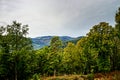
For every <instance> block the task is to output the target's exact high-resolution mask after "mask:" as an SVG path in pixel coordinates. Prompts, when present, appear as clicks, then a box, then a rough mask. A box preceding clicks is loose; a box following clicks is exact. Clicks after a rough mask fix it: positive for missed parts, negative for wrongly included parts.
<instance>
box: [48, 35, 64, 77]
mask: <svg viewBox="0 0 120 80" xmlns="http://www.w3.org/2000/svg"><path fill="white" fill-rule="evenodd" d="M61 56H62V41H61V40H60V38H59V37H58V36H54V37H53V38H52V39H51V42H50V53H49V55H48V58H49V60H50V61H51V62H50V65H52V66H51V69H53V71H54V76H55V75H56V72H59V71H58V70H59V67H60V63H61V60H62V57H61Z"/></svg>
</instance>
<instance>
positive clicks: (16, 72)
mask: <svg viewBox="0 0 120 80" xmlns="http://www.w3.org/2000/svg"><path fill="white" fill-rule="evenodd" d="M28 30H29V28H28V25H23V26H22V24H21V23H17V22H16V21H13V23H12V25H7V26H6V27H0V37H1V40H0V51H1V54H0V71H1V72H0V75H1V76H0V78H1V79H4V80H7V79H9V80H21V79H27V78H28V77H30V75H31V74H32V73H33V72H32V71H31V70H33V69H34V65H33V64H34V63H33V61H34V60H33V59H34V57H35V56H34V54H33V48H32V43H31V40H30V39H29V38H27V37H26V35H27V34H28Z"/></svg>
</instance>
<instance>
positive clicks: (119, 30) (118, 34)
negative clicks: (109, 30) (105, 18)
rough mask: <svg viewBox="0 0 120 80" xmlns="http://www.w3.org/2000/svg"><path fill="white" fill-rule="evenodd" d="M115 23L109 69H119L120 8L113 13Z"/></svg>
mask: <svg viewBox="0 0 120 80" xmlns="http://www.w3.org/2000/svg"><path fill="white" fill-rule="evenodd" d="M115 21H116V25H115V28H114V33H113V34H114V37H113V41H114V47H113V54H112V56H111V65H112V66H111V70H120V68H119V67H120V8H119V9H118V11H117V13H116V15H115Z"/></svg>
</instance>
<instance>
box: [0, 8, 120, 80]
mask: <svg viewBox="0 0 120 80" xmlns="http://www.w3.org/2000/svg"><path fill="white" fill-rule="evenodd" d="M115 22H116V24H115V26H111V25H109V23H107V22H100V23H99V24H97V25H95V26H93V27H92V29H90V31H89V32H88V33H87V34H86V36H84V37H83V38H81V39H80V40H79V41H78V42H77V43H76V44H75V43H72V42H68V43H67V45H66V46H64V44H63V43H62V41H61V40H60V38H59V37H57V36H55V37H53V38H52V39H51V42H50V46H45V47H43V48H41V49H39V50H34V49H33V47H32V42H31V39H30V38H28V37H26V35H27V34H28V30H29V28H28V25H22V24H21V23H18V22H16V21H13V23H12V24H11V25H7V26H1V27H0V80H28V79H31V78H32V77H33V76H34V75H41V76H53V75H54V76H55V75H63V74H89V73H99V72H104V73H105V72H110V71H115V70H120V8H119V9H118V11H117V12H116V15H115ZM63 46H64V47H63Z"/></svg>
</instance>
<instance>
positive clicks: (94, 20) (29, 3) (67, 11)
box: [0, 0, 120, 37]
mask: <svg viewBox="0 0 120 80" xmlns="http://www.w3.org/2000/svg"><path fill="white" fill-rule="evenodd" d="M119 3H120V0H89V1H86V0H0V11H1V13H0V22H6V23H10V22H11V21H13V20H18V21H20V22H22V23H23V24H29V26H30V35H29V36H31V37H35V36H41V35H69V36H80V35H85V34H86V33H87V32H88V31H89V29H90V28H91V27H92V26H93V25H95V24H98V23H99V22H101V21H102V22H103V21H106V22H109V23H110V24H112V25H113V24H114V15H115V12H116V10H117V8H118V7H120V4H119Z"/></svg>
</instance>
